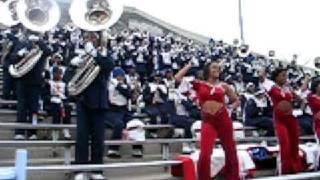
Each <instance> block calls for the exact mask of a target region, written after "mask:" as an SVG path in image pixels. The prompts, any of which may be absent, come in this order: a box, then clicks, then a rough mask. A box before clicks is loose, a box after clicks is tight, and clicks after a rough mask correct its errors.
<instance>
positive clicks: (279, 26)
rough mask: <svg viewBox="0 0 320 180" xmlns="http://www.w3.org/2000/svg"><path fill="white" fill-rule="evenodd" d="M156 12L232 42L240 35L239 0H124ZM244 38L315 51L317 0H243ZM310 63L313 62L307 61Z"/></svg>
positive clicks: (289, 50)
mask: <svg viewBox="0 0 320 180" xmlns="http://www.w3.org/2000/svg"><path fill="white" fill-rule="evenodd" d="M124 1H125V4H126V5H128V6H134V7H137V8H138V9H140V10H143V11H145V12H147V13H149V14H151V15H153V16H155V17H158V18H160V19H162V20H164V21H167V22H169V23H172V24H174V25H177V26H179V27H181V28H184V29H187V30H190V31H193V32H196V33H200V34H202V35H205V36H210V37H214V38H216V39H223V40H225V41H227V42H232V40H233V39H234V38H239V37H240V33H239V22H238V0H124ZM242 1H243V11H244V13H243V16H244V30H245V38H246V42H247V43H248V44H249V45H250V46H251V49H252V50H255V51H257V52H260V53H263V54H266V53H267V52H268V50H270V49H274V50H276V53H277V55H278V56H280V57H285V58H287V59H290V58H291V56H292V54H294V53H296V54H298V55H299V56H300V58H299V63H300V64H304V62H305V61H308V60H310V59H313V57H315V56H318V55H320V51H319V50H318V49H319V48H318V46H319V43H320V23H319V19H320V11H319V8H320V0H242ZM311 62H312V61H311Z"/></svg>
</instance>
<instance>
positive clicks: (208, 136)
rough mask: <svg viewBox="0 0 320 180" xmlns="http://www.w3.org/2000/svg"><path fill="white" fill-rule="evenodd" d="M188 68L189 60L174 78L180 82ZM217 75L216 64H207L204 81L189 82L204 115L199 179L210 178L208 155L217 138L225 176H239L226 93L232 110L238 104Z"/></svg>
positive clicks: (230, 179)
mask: <svg viewBox="0 0 320 180" xmlns="http://www.w3.org/2000/svg"><path fill="white" fill-rule="evenodd" d="M191 67H192V64H191V63H189V64H188V65H186V66H185V67H184V68H183V69H181V70H180V71H179V72H178V73H177V74H176V76H175V78H176V80H177V81H178V82H179V81H181V80H182V78H183V76H184V75H185V74H186V73H187V72H188V70H189V69H190V68H191ZM219 74H220V67H219V64H218V63H210V64H208V65H206V66H205V67H204V70H203V76H204V80H205V81H199V80H194V81H193V82H192V85H193V89H194V90H195V91H196V92H197V96H198V101H199V105H200V107H201V113H202V118H203V123H202V128H201V140H200V157H199V164H198V179H199V180H211V174H210V172H211V167H210V165H211V154H212V151H213V148H214V145H215V141H216V139H217V138H219V139H220V140H221V143H222V147H223V149H224V151H225V154H226V159H225V162H226V163H225V171H224V174H225V179H226V180H239V179H240V177H239V164H238V157H237V151H236V145H235V142H234V139H233V127H232V120H231V119H230V117H229V114H228V111H227V108H226V105H225V95H227V96H228V97H229V98H230V100H231V101H232V102H233V104H232V106H233V108H234V109H235V108H237V107H238V106H239V104H240V102H239V99H238V97H237V95H236V94H235V93H234V91H233V90H232V89H231V88H230V86H229V85H227V84H225V83H222V82H220V81H219Z"/></svg>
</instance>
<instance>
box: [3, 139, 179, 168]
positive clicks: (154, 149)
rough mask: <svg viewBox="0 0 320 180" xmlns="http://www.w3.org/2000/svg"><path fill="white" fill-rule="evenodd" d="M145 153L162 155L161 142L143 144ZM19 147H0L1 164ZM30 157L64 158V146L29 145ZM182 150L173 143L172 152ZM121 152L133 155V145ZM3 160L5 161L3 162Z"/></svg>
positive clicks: (125, 147) (122, 147)
mask: <svg viewBox="0 0 320 180" xmlns="http://www.w3.org/2000/svg"><path fill="white" fill-rule="evenodd" d="M143 148H144V155H155V154H157V155H160V154H161V146H160V145H159V144H146V145H144V146H143ZM17 149H18V148H1V149H0V166H1V165H2V163H5V162H7V161H8V160H12V159H15V151H16V150H17ZM107 150H108V147H105V151H106V152H105V154H107ZM27 151H28V157H29V158H30V159H48V158H63V157H64V148H63V147H29V148H27ZM181 151H182V147H181V144H172V145H171V146H170V153H173V154H174V153H175V154H176V153H180V152H181ZM120 153H121V155H123V156H124V157H127V156H129V157H131V153H132V147H131V146H130V145H124V146H121V147H120ZM71 157H74V147H72V148H71ZM2 161H3V162H2Z"/></svg>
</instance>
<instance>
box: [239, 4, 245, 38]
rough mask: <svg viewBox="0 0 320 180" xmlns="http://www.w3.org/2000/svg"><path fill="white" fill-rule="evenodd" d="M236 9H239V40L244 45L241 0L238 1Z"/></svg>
mask: <svg viewBox="0 0 320 180" xmlns="http://www.w3.org/2000/svg"><path fill="white" fill-rule="evenodd" d="M238 8H239V26H240V38H241V43H242V44H244V43H245V39H244V29H243V16H242V0H238Z"/></svg>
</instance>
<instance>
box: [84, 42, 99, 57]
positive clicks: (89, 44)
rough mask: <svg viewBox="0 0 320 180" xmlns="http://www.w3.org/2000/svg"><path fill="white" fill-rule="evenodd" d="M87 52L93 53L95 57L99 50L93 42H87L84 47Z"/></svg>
mask: <svg viewBox="0 0 320 180" xmlns="http://www.w3.org/2000/svg"><path fill="white" fill-rule="evenodd" d="M84 49H85V51H86V53H88V54H90V55H92V56H93V57H96V56H97V50H96V49H95V47H94V46H93V44H92V42H87V43H86V44H85V47H84Z"/></svg>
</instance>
